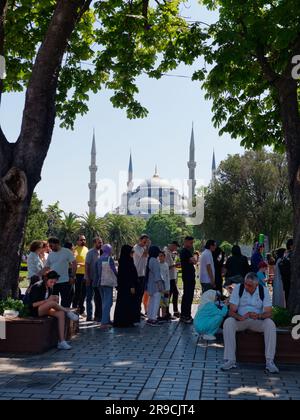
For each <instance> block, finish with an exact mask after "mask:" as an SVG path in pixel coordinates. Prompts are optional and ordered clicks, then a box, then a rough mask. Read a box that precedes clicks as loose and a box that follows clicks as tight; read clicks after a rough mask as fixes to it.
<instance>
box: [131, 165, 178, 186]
mask: <svg viewBox="0 0 300 420" xmlns="http://www.w3.org/2000/svg"><path fill="white" fill-rule="evenodd" d="M139 188H140V189H145V188H147V189H148V188H153V189H154V188H162V189H165V190H171V189H174V188H173V186H172V185H171V184H170V183H169V181H168V180H166V179H163V178H161V177H160V176H159V174H158V171H157V167H156V168H155V174H154V175H153V177H152V178H148V179H146V180H145V181H143V182H142V183H141V185H140V186H139Z"/></svg>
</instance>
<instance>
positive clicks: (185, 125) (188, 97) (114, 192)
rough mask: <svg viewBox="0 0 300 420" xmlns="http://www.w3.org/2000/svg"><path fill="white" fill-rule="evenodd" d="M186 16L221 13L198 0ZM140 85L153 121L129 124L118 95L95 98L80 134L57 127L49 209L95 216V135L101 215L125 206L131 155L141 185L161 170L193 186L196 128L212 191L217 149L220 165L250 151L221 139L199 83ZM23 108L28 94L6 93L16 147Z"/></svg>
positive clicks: (6, 119) (45, 178)
mask: <svg viewBox="0 0 300 420" xmlns="http://www.w3.org/2000/svg"><path fill="white" fill-rule="evenodd" d="M182 15H184V16H185V17H187V18H190V19H191V20H202V21H205V22H208V23H210V22H213V21H215V20H216V14H215V13H212V12H208V11H207V10H205V9H204V8H202V7H200V6H199V5H198V3H197V0H190V1H187V2H186V8H184V9H183V10H182ZM197 64H198V65H197ZM198 67H199V63H196V64H195V65H194V66H192V67H187V66H180V67H179V68H178V69H177V70H176V71H174V72H173V73H170V74H172V75H180V76H192V74H193V71H194V70H195V69H197V68H198ZM138 86H139V89H140V93H139V98H140V100H141V102H142V104H143V105H144V106H145V107H146V108H147V109H148V110H149V116H148V117H147V118H146V119H141V120H128V119H127V118H126V113H125V111H124V110H119V109H115V108H113V106H112V104H111V102H110V100H109V99H110V96H111V93H110V92H109V91H102V92H100V93H98V94H97V95H91V96H90V101H89V112H88V114H87V115H85V116H84V117H78V118H77V121H76V124H75V129H74V131H71V130H65V129H61V128H60V127H59V121H57V122H56V127H55V130H54V134H53V141H52V144H51V146H50V150H49V153H48V156H47V159H46V161H45V164H44V168H43V172H42V180H41V182H40V183H39V185H38V186H37V188H36V192H37V194H38V197H39V198H40V199H41V200H42V201H43V206H44V207H46V206H47V205H49V204H53V203H55V202H56V201H59V203H60V207H61V208H62V209H63V210H64V211H65V212H66V213H68V212H73V213H76V214H78V215H83V214H85V213H86V212H87V211H88V204H87V203H88V199H89V190H88V183H89V165H90V153H91V145H92V136H93V129H95V133H96V145H97V165H98V173H97V182H98V191H97V200H98V207H97V212H98V215H99V216H102V215H104V214H105V213H106V212H107V211H110V210H111V209H113V208H115V207H117V205H119V203H120V194H121V193H122V192H124V191H125V189H126V176H127V170H128V163H129V154H130V150H131V151H132V158H133V169H134V178H135V179H136V182H135V186H138V184H139V182H138V181H140V180H142V179H145V178H150V177H152V175H153V174H154V169H155V165H157V167H158V172H159V174H160V176H161V177H163V178H166V179H168V180H170V181H174V180H181V184H182V185H186V182H185V180H187V178H188V168H187V161H188V158H189V143H190V136H191V129H192V123H194V130H195V144H196V161H197V168H196V177H197V179H198V180H199V181H198V186H200V185H203V184H204V185H207V184H208V183H209V181H210V179H211V166H212V154H213V149H215V153H216V161H217V164H219V163H220V161H221V160H223V159H225V158H226V157H227V155H229V154H234V153H242V152H243V149H242V148H241V147H240V145H239V142H238V141H237V140H233V139H230V137H228V136H226V135H225V136H222V137H219V134H218V130H217V129H215V128H214V127H213V124H212V112H211V103H210V102H209V101H206V100H205V99H204V92H203V91H202V90H201V88H200V84H199V83H197V82H193V81H192V80H191V79H190V78H182V77H163V78H162V79H161V80H159V81H157V80H150V79H148V78H147V77H146V76H141V77H140V78H139V80H138ZM23 106H24V96H23V95H22V94H6V95H4V97H3V102H2V108H1V114H0V118H1V121H2V126H3V130H4V132H5V134H6V136H7V138H8V139H9V141H15V140H16V139H17V137H18V134H19V129H20V123H21V117H22V111H23ZM120 179H121V180H122V181H121V182H120V181H119V180H120Z"/></svg>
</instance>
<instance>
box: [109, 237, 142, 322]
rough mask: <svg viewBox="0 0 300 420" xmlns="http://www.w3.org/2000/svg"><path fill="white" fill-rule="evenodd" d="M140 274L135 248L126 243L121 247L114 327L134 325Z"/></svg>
mask: <svg viewBox="0 0 300 420" xmlns="http://www.w3.org/2000/svg"><path fill="white" fill-rule="evenodd" d="M137 280H138V274H137V271H136V268H135V265H134V261H133V248H132V246H130V245H124V246H123V247H122V249H121V257H120V260H119V270H118V296H117V303H116V308H115V316H114V327H117V328H126V327H133V326H134V323H135V317H136V313H135V312H136V307H137V302H136V300H137V298H136V294H135V289H134V285H135V283H136V282H137Z"/></svg>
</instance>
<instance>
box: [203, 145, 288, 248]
mask: <svg viewBox="0 0 300 420" xmlns="http://www.w3.org/2000/svg"><path fill="white" fill-rule="evenodd" d="M204 229H205V232H206V234H207V237H208V236H209V237H213V238H216V239H217V240H219V241H220V242H222V241H229V242H231V243H239V242H241V241H243V242H248V243H249V242H250V243H253V240H254V239H255V238H257V237H258V235H259V234H260V233H265V234H266V235H268V237H269V241H270V247H271V249H276V248H279V247H280V246H281V245H282V244H283V242H284V241H285V240H286V239H287V237H288V236H289V235H290V234H291V231H292V203H291V199H290V195H289V190H288V182H287V162H286V159H285V158H284V156H283V155H281V154H277V153H267V152H266V151H260V152H246V153H245V155H244V156H239V155H234V156H229V157H228V158H227V159H226V160H225V161H223V162H221V164H220V167H219V170H218V174H217V179H216V180H215V181H214V182H213V183H212V184H211V187H210V190H209V192H208V193H207V196H206V209H205V221H204Z"/></svg>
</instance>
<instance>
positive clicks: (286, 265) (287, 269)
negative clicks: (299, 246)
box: [278, 257, 292, 281]
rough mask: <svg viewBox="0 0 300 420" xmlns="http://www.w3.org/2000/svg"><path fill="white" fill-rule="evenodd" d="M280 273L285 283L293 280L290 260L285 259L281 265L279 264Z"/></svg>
mask: <svg viewBox="0 0 300 420" xmlns="http://www.w3.org/2000/svg"><path fill="white" fill-rule="evenodd" d="M278 267H279V271H280V274H281V277H282V279H283V280H284V281H286V280H287V281H288V280H290V279H291V271H292V270H291V261H290V259H289V258H287V257H285V258H283V259H282V260H281V261H280V263H278Z"/></svg>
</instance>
